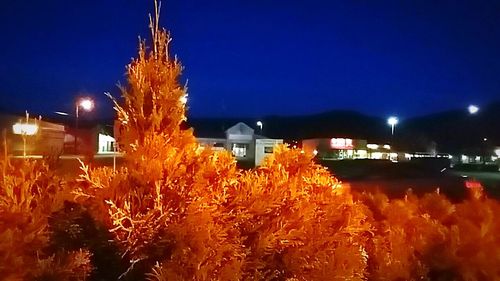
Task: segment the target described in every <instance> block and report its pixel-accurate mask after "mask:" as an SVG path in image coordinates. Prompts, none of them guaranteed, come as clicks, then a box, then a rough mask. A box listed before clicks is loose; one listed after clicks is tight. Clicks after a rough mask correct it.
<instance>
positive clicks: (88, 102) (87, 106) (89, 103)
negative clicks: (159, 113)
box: [80, 98, 94, 111]
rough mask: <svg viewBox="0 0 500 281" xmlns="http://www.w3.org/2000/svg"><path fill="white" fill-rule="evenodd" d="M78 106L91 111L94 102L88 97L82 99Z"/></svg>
mask: <svg viewBox="0 0 500 281" xmlns="http://www.w3.org/2000/svg"><path fill="white" fill-rule="evenodd" d="M80 107H81V108H82V109H83V110H85V111H91V110H92V109H93V108H94V102H93V101H92V100H91V99H89V98H85V99H82V100H81V101H80Z"/></svg>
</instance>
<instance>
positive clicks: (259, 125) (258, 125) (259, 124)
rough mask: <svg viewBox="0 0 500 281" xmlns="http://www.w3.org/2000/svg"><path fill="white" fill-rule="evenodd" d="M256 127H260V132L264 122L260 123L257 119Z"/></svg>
mask: <svg viewBox="0 0 500 281" xmlns="http://www.w3.org/2000/svg"><path fill="white" fill-rule="evenodd" d="M257 127H259V128H260V133H261V134H262V128H263V127H264V123H262V121H257Z"/></svg>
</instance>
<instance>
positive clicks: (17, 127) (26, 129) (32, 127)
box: [12, 123, 38, 136]
mask: <svg viewBox="0 0 500 281" xmlns="http://www.w3.org/2000/svg"><path fill="white" fill-rule="evenodd" d="M12 131H13V132H14V134H16V135H28V136H32V135H35V134H36V133H37V132H38V125H36V124H26V123H16V124H14V125H13V126H12Z"/></svg>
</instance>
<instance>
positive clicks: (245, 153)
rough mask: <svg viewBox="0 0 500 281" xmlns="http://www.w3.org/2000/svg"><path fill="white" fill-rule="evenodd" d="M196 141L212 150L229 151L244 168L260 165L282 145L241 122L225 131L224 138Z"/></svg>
mask: <svg viewBox="0 0 500 281" xmlns="http://www.w3.org/2000/svg"><path fill="white" fill-rule="evenodd" d="M195 133H196V132H195ZM197 140H198V142H200V143H202V144H205V145H209V146H211V147H212V149H214V150H222V149H226V150H228V151H231V152H232V153H233V155H234V156H235V157H236V160H237V161H238V162H240V163H241V164H243V165H245V166H258V165H260V164H261V163H262V161H263V160H264V158H265V157H266V156H268V155H270V154H272V153H273V150H274V147H275V146H276V145H278V144H282V143H283V140H282V139H269V138H266V137H264V136H261V135H257V134H255V130H254V129H252V128H251V127H249V126H248V125H246V124H245V123H242V122H240V123H238V124H236V125H234V126H232V127H231V128H229V129H227V130H226V132H225V138H197Z"/></svg>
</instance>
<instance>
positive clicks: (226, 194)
mask: <svg viewBox="0 0 500 281" xmlns="http://www.w3.org/2000/svg"><path fill="white" fill-rule="evenodd" d="M158 10H159V9H158V8H157V11H156V13H155V17H154V18H152V19H151V21H150V23H151V31H152V38H153V39H152V46H151V48H150V49H148V48H147V47H146V43H145V41H141V43H140V47H139V57H138V58H137V59H135V60H133V61H132V62H131V64H130V65H129V66H128V67H127V78H128V84H127V85H126V86H125V87H122V92H123V102H118V101H115V108H116V110H117V112H118V119H119V121H120V126H121V132H122V134H121V139H120V142H121V145H122V148H123V149H124V150H125V151H126V156H125V158H126V161H125V164H124V165H123V166H122V167H120V168H119V169H117V170H116V171H113V170H112V169H110V168H106V167H104V168H96V169H93V168H90V167H88V166H85V165H84V166H83V167H82V170H83V171H82V174H81V175H80V177H79V179H78V181H75V182H72V183H71V184H66V185H65V184H64V183H63V182H62V181H61V180H59V179H58V178H56V177H54V176H53V175H52V174H51V172H50V171H49V170H48V169H47V168H46V166H44V165H42V164H35V163H33V162H29V161H27V162H22V163H21V164H20V166H19V167H16V168H15V167H13V166H11V165H10V164H8V163H7V162H5V163H4V164H3V173H2V178H1V181H2V190H1V193H0V214H1V216H0V227H1V228H0V237H1V239H0V252H1V253H3V254H2V255H1V256H0V274H1V276H7V277H8V279H7V280H23V279H35V280H36V279H40V280H42V278H47V277H45V276H49V277H50V278H51V279H47V280H84V279H85V278H86V277H88V278H91V279H93V280H106V279H107V280H109V279H111V278H112V277H110V276H114V277H113V278H115V279H118V278H119V279H121V280H145V279H147V280H159V281H163V280H500V270H499V267H498V265H499V264H500V247H499V246H500V235H498V233H500V221H499V220H498V218H496V217H495V215H496V214H498V213H499V212H500V205H499V203H498V201H495V200H491V199H488V198H487V197H486V196H485V195H483V194H482V192H481V191H474V194H473V196H471V197H470V199H467V200H465V201H463V202H460V203H452V202H450V201H449V200H448V199H447V198H446V197H445V196H443V195H440V194H439V193H438V192H436V193H432V194H427V195H425V196H423V197H417V196H414V195H413V194H411V193H408V194H407V196H406V197H405V198H400V199H389V198H388V197H387V196H386V195H384V194H380V193H375V194H368V193H366V194H354V193H353V192H351V191H350V190H349V189H348V188H347V187H344V186H342V184H341V183H340V182H338V181H337V180H336V179H335V178H333V177H332V176H331V175H330V174H329V172H328V171H327V170H326V169H325V168H323V167H321V166H319V165H317V164H314V162H313V161H312V158H311V156H310V155H306V154H304V153H302V152H301V151H298V150H294V149H289V148H287V147H284V146H283V147H279V148H277V149H276V150H275V153H274V154H273V155H272V156H271V157H269V158H267V159H266V160H265V161H264V164H263V165H262V166H261V167H259V168H256V169H254V170H248V171H243V170H240V169H238V168H237V167H236V162H235V159H234V158H233V156H232V155H230V154H229V153H228V152H215V151H212V150H211V149H210V148H206V147H203V146H200V145H199V144H198V143H197V142H196V139H195V138H194V136H193V132H192V130H189V129H188V130H185V129H183V128H182V127H183V126H182V123H183V122H184V120H185V114H186V107H185V106H186V105H185V97H186V96H187V94H186V88H185V87H184V86H181V83H180V82H179V76H180V74H181V71H182V67H181V65H180V63H179V62H178V61H177V60H176V59H175V58H172V57H171V56H170V54H169V43H170V37H169V35H168V33H167V32H166V31H165V30H161V29H160V28H159V27H158V19H159V12H158ZM65 186H71V188H70V191H71V193H72V197H71V198H70V199H68V198H67V197H66V194H67V192H68V188H69V187H68V188H66V187H65ZM64 200H69V201H71V202H70V203H69V202H67V203H66V204H69V206H72V207H71V210H72V211H69V212H68V211H66V212H65V211H64V209H65V207H64V205H65V204H64ZM66 207H67V206H66ZM75 208H76V210H77V211H74V210H75ZM61 210H63V211H61ZM75 212H76V213H77V215H72V214H73V213H75ZM68 217H71V218H68ZM73 217H77V218H78V219H76V220H75V219H74V218H73ZM49 218H52V219H50V220H49ZM82 218H85V219H82ZM50 221H52V224H51V222H50ZM75 221H76V222H77V223H76V224H75V223H73V222H75ZM81 221H85V223H81ZM69 222H71V223H69ZM78 222H80V223H78ZM51 225H52V226H51ZM75 225H76V226H82V225H86V227H80V228H79V229H80V230H79V231H77V233H79V234H80V236H77V237H79V238H78V239H77V240H78V241H80V242H81V241H85V243H68V241H73V240H71V237H75V235H72V232H71V231H62V233H63V234H61V231H60V230H61V229H71V226H75ZM89 225H90V226H91V227H90V226H89ZM77 228H78V227H77ZM82 229H83V230H82ZM85 229H86V230H85ZM99 229H106V230H107V232H108V233H109V234H110V235H111V237H112V240H113V242H112V243H111V244H106V243H104V242H103V243H101V242H102V241H107V240H106V239H107V238H106V237H107V236H106V235H102V234H100V235H97V234H96V233H100V232H99ZM56 234H57V235H56ZM61 237H62V238H61ZM99 237H100V238H99ZM96 239H97V240H99V241H101V240H102V241H101V242H96V241H95V240H96ZM63 241H66V242H63ZM80 244H81V247H80ZM115 244H116V247H114V246H113V245H115ZM50 245H52V247H51V246H50ZM54 245H55V246H54ZM104 256H106V258H103V257H104ZM110 260H111V261H110ZM103 261H110V262H109V263H108V264H109V265H110V267H113V266H114V267H115V270H118V271H120V276H117V275H106V276H108V277H103V276H105V275H104V274H103V273H102V271H103V266H101V265H99V262H101V263H104V262H103ZM19 268H23V269H28V270H19ZM104 270H105V269H104ZM109 270H111V269H109ZM96 272H101V273H100V274H97V273H96ZM89 274H90V275H89ZM89 276H90V277H89ZM99 278H100V279H99ZM43 280H45V279H43Z"/></svg>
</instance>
